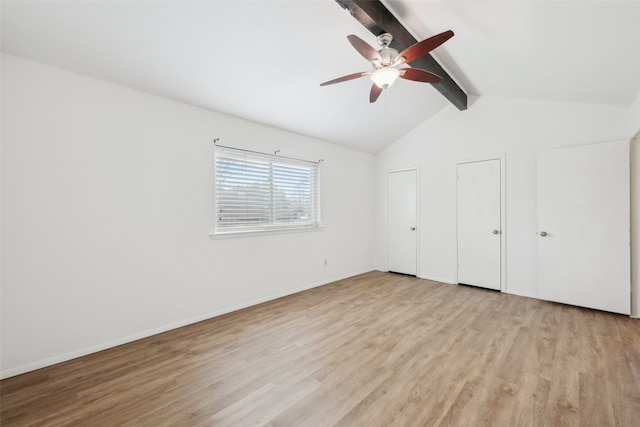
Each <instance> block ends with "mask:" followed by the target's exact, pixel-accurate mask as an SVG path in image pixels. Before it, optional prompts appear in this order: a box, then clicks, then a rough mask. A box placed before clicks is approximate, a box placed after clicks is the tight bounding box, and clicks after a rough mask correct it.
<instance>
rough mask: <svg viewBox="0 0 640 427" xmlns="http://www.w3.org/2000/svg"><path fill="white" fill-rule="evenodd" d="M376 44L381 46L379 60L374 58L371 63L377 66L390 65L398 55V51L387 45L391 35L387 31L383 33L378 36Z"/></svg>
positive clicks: (391, 37)
mask: <svg viewBox="0 0 640 427" xmlns="http://www.w3.org/2000/svg"><path fill="white" fill-rule="evenodd" d="M377 40H378V44H379V45H380V46H381V47H382V48H381V49H380V50H379V51H378V53H379V54H380V60H379V61H378V60H374V61H373V65H374V66H375V67H376V68H379V67H381V66H384V65H391V64H393V62H394V61H395V60H396V58H397V56H398V51H397V50H395V49H393V48H391V47H389V43H391V40H393V36H392V35H391V34H389V33H383V34H380V35H379V36H378V39H377Z"/></svg>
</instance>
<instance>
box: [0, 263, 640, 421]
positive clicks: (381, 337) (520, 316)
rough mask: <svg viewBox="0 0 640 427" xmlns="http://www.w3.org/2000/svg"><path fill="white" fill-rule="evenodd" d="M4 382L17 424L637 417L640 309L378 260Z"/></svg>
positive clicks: (4, 397) (6, 408)
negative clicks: (566, 299) (584, 304)
mask: <svg viewBox="0 0 640 427" xmlns="http://www.w3.org/2000/svg"><path fill="white" fill-rule="evenodd" d="M0 393H1V394H0V398H1V414H0V421H1V423H0V424H2V426H4V427H8V426H31V425H34V426H35V425H37V426H49V425H51V426H68V425H69V426H70V425H74V426H75V425H82V426H252V427H253V426H261V425H270V426H294V427H300V426H313V427H318V426H367V427H369V426H438V425H442V426H598V427H601V426H630V427H631V426H638V425H640V320H636V319H629V318H628V317H624V316H620V315H615V314H610V313H604V312H598V311H594V310H588V309H582V308H577V307H571V306H565V305H560V304H554V303H549V302H544V301H538V300H534V299H528V298H523V297H518V296H513V295H506V294H500V293H497V292H493V291H488V290H483V289H479V288H472V287H466V286H453V285H445V284H440V283H436V282H431V281H428V280H422V279H416V278H413V277H407V276H402V275H396V274H389V273H381V272H371V273H367V274H363V275H360V276H356V277H353V278H350V279H346V280H342V281H339V282H335V283H332V284H330V285H327V286H323V287H320V288H316V289H312V290H309V291H306V292H302V293H299V294H296V295H292V296H289V297H285V298H281V299H278V300H275V301H271V302H268V303H265V304H261V305H259V306H255V307H251V308H248V309H245V310H241V311H238V312H235V313H231V314H228V315H225V316H220V317H217V318H215V319H211V320H208V321H204V322H200V323H198V324H195V325H190V326H187V327H184V328H180V329H176V330H173V331H170V332H166V333H163V334H160V335H156V336H153V337H150V338H147V339H143V340H140V341H136V342H134V343H131V344H127V345H123V346H120V347H116V348H113V349H109V350H106V351H103V352H100V353H96V354H93V355H89V356H86V357H83V358H79V359H76V360H73V361H69V362H66V363H62V364H59V365H56V366H53V367H49V368H46V369H41V370H39V371H35V372H31V373H28V374H24V375H20V376H17V377H14V378H9V379H6V380H4V381H2V382H1V384H0Z"/></svg>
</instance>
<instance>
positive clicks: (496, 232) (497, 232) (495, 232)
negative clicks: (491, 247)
mask: <svg viewBox="0 0 640 427" xmlns="http://www.w3.org/2000/svg"><path fill="white" fill-rule="evenodd" d="M492 233H493V234H500V230H493V231H492Z"/></svg>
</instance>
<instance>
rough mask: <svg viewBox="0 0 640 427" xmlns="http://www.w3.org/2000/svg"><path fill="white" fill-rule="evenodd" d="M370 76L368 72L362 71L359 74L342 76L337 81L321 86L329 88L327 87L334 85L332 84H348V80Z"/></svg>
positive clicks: (321, 84)
mask: <svg viewBox="0 0 640 427" xmlns="http://www.w3.org/2000/svg"><path fill="white" fill-rule="evenodd" d="M369 74H371V73H369V72H367V71H361V72H359V73H353V74H349V75H348V76H342V77H338V78H337V79H333V80H329V81H328V82H324V83H320V86H327V85H332V84H335V83H342V82H346V81H348V80H353V79H357V78H360V77H362V76H367V75H369Z"/></svg>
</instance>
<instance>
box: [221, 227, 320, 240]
mask: <svg viewBox="0 0 640 427" xmlns="http://www.w3.org/2000/svg"><path fill="white" fill-rule="evenodd" d="M322 230H324V226H323V225H319V226H316V227H297V228H274V229H273V230H251V231H249V230H245V231H227V232H224V233H216V232H210V233H209V237H211V240H218V239H233V238H236V237H258V236H273V235H277V234H291V233H304V232H307V231H322Z"/></svg>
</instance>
